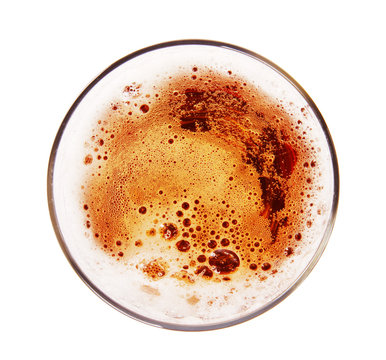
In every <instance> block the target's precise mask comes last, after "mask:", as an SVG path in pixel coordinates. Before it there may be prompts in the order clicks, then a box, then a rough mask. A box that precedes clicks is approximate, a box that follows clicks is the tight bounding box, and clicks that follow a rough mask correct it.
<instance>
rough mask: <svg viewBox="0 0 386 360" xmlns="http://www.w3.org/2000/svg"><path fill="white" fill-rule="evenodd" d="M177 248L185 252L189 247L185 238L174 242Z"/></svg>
mask: <svg viewBox="0 0 386 360" xmlns="http://www.w3.org/2000/svg"><path fill="white" fill-rule="evenodd" d="M176 246H177V249H178V250H179V251H182V252H186V251H188V250H189V249H190V242H189V241H186V240H180V241H178V242H177V243H176Z"/></svg>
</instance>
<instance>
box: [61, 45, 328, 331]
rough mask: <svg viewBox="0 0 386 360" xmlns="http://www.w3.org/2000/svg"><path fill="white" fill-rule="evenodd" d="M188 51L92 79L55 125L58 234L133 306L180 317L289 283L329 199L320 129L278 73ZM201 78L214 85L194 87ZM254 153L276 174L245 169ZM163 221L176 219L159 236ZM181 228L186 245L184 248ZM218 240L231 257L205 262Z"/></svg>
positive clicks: (233, 312)
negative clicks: (269, 77)
mask: <svg viewBox="0 0 386 360" xmlns="http://www.w3.org/2000/svg"><path fill="white" fill-rule="evenodd" d="M219 51H220V50H219ZM221 51H225V50H224V49H223V50H221ZM227 51H228V50H227ZM199 56H200V54H198V56H197V59H199ZM213 56H214V55H213ZM232 56H235V55H230V57H232ZM197 59H195V60H196V61H192V59H190V58H189V59H188V58H186V59H185V58H184V59H181V58H180V59H179V61H180V63H179V64H180V65H179V68H177V67H176V66H175V64H174V63H173V64H171V66H170V69H166V70H165V69H163V70H162V71H161V70H159V69H155V70H153V72H152V73H149V74H147V75H146V76H145V75H144V74H143V73H141V76H140V77H139V78H136V77H135V76H134V77H133V76H128V75H127V74H128V73H130V71H129V70H130V69H128V68H127V66H126V69H121V70H120V73H118V74H117V75H115V76H111V77H110V79H107V80H106V84H102V85H103V86H102V85H101V86H100V87H96V88H94V89H93V90H92V92H91V93H89V95H88V97H90V98H91V99H92V103H93V104H96V106H93V107H92V106H90V103H87V102H84V103H81V104H80V105H79V107H78V108H77V109H76V112H75V113H74V115H73V118H72V119H71V120H72V121H70V122H69V124H68V126H67V128H66V131H65V133H64V134H63V138H62V143H61V146H60V147H59V149H58V156H57V162H56V168H55V177H54V191H55V201H56V206H57V213H58V218H59V221H60V227H61V230H62V233H63V236H64V238H65V239H66V241H67V245H68V247H69V250H70V253H71V255H72V256H73V258H74V260H75V261H76V262H77V263H78V264H79V266H80V268H81V269H82V270H83V271H84V273H85V274H86V275H87V276H88V278H89V279H90V280H91V282H92V283H93V284H94V285H95V286H96V287H97V288H99V289H101V290H102V291H103V292H104V293H105V294H107V295H108V296H109V297H110V298H111V299H113V300H115V301H116V302H118V303H119V304H121V305H122V306H123V307H125V308H127V309H129V310H131V311H134V312H137V313H139V314H141V315H143V316H147V317H149V318H152V319H155V320H159V321H166V322H173V323H178V324H208V323H216V322H222V321H229V320H233V319H237V318H239V317H241V316H244V315H247V314H249V313H251V312H253V311H256V310H257V309H259V308H260V307H262V306H264V305H265V304H267V303H268V302H270V301H272V300H273V299H275V298H276V297H277V296H279V295H280V294H281V293H282V292H283V291H285V290H286V289H288V287H289V286H291V284H292V283H294V281H295V280H296V279H297V278H298V277H299V276H300V274H301V273H302V272H303V271H304V269H305V268H306V266H307V264H308V263H309V262H310V261H311V259H312V257H313V256H314V254H315V251H316V250H317V248H318V247H319V245H320V240H321V238H322V235H323V233H324V229H325V228H326V225H327V221H328V217H329V212H330V207H331V199H332V195H331V194H332V179H331V174H332V169H331V165H330V164H331V159H330V158H329V154H328V151H327V144H326V140H325V138H324V135H323V133H322V131H321V129H320V127H319V125H318V124H317V123H316V122H315V117H314V114H313V113H312V112H311V110H310V109H309V108H308V107H307V105H306V104H305V103H304V99H299V98H297V99H293V98H291V99H288V94H287V93H283V92H282V91H280V95H281V96H282V97H281V98H279V100H278V99H277V96H275V97H274V98H273V97H272V96H273V94H272V93H274V92H275V91H276V90H275V87H273V88H269V87H266V88H264V91H262V90H261V87H262V86H263V85H264V83H263V81H261V82H259V83H260V84H262V85H260V87H259V88H258V86H257V85H256V81H253V80H251V81H248V82H247V81H246V80H245V74H243V70H241V69H248V66H246V67H245V66H241V65H242V64H240V67H239V66H235V64H237V63H235V62H232V64H233V65H232V73H231V74H229V72H228V70H229V69H230V67H229V64H226V61H224V65H223V66H219V65H217V66H210V67H207V66H205V65H203V64H200V63H199V61H198V60H197ZM145 60H146V56H145ZM228 60H229V59H227V61H228ZM175 61H176V60H175ZM245 61H249V60H245ZM183 64H187V65H186V66H185V67H184V66H183ZM134 65H135V64H134ZM134 65H133V66H134ZM136 65H138V64H136ZM145 65H146V66H147V65H148V64H147V62H146V61H144V66H145ZM156 71H158V72H157V73H156ZM122 74H126V75H125V76H124V77H123V76H122ZM157 75H159V76H158V80H157V81H154V78H156V77H157ZM137 77H138V76H137ZM170 77H171V78H170ZM194 77H195V78H194ZM117 79H120V80H117ZM127 79H129V81H128V80H127ZM133 79H135V81H134V80H133ZM200 79H201V80H200ZM205 89H206V90H208V89H211V92H209V93H210V96H209V99H208V98H207V97H205V99H200V96H201V95H197V94H198V93H200V91H201V92H202V91H204V90H205ZM213 89H216V91H212V90H213ZM219 89H220V90H219ZM224 89H225V90H224ZM186 90H189V92H188V93H187V92H186ZM204 93H205V91H204ZM207 93H208V92H207ZM288 93H289V90H288ZM205 96H206V95H205ZM190 99H193V100H190ZM197 99H198V100H197ZM294 100H297V101H294ZM189 101H193V103H190V102H189ZM246 104H247V105H246ZM248 104H249V105H248ZM251 104H253V105H251ZM203 105H205V106H206V108H201V109H200V106H201V107H202V106H203ZM203 113H205V115H203ZM165 114H167V115H166V116H165ZM208 114H209V115H208ZM268 125H270V126H271V129H273V130H274V134H273V135H272V138H271V139H270V140H269V141H271V142H270V144H271V148H269V149H266V150H267V152H268V155H267V156H266V157H264V156H265V155H262V154H260V153H259V150H258V148H259V146H261V141H265V140H266V138H265V137H264V136H265V135H264V134H266V133H267V132H266V130H265V129H266V127H267V126H268ZM155 129H156V131H155ZM283 130H286V134H284V135H283V133H281V132H282V131H283ZM275 134H276V135H275ZM112 135H113V136H112ZM259 141H260V142H259ZM284 143H286V144H290V145H288V147H285V146H284V145H283V144H284ZM69 144H71V149H69ZM292 148H294V149H295V153H296V155H293V154H292V150H291V149H292ZM278 150H280V153H278ZM275 151H276V157H275V156H274V153H275ZM98 156H100V159H98ZM280 156H281V157H282V158H280ZM275 159H279V160H275ZM261 161H264V162H265V164H268V165H267V166H268V167H267V168H270V169H271V168H272V169H275V170H274V171H275V173H274V174H273V175H272V174H270V173H268V172H267V170H266V169H263V170H261V171H260V172H259V175H258V176H259V177H264V178H267V179H271V178H272V179H273V178H274V177H275V176H276V179H278V180H277V182H273V181H271V182H269V183H268V184H267V185H265V182H266V180H264V181H263V180H259V178H258V177H256V176H251V175H250V174H251V173H252V175H253V174H255V175H256V172H258V171H257V170H258V166H259V165H258V163H259V162H261ZM275 161H276V162H275ZM292 163H293V164H292ZM69 164H70V165H71V166H69ZM288 164H290V165H288ZM306 164H307V165H306ZM314 164H317V166H313V165H314ZM288 166H289V167H288ZM292 167H293V168H292ZM165 169H167V170H168V171H167V172H165ZM198 169H199V171H197V170H198ZM272 171H273V170H272ZM308 179H309V181H308ZM177 180H178V181H177ZM178 184H186V186H184V187H182V188H181V187H180V186H178ZM120 186H122V188H121V187H120ZM265 186H266V187H267V188H269V189H270V190H266V192H265V195H264V187H265ZM272 188H275V189H276V190H275V191H278V192H279V195H277V193H275V191H274V190H272ZM281 188H283V189H284V188H285V191H286V197H285V205H286V207H287V208H289V210H288V209H287V210H282V209H281V205H280V202H281V201H282V200H283V199H282V197H281V195H280V191H281ZM279 190H280V191H279ZM267 191H268V192H267ZM300 193H302V195H301V194H300ZM267 194H268V195H267ZM264 196H265V198H264ZM283 201H284V200H283ZM186 203H188V204H189V205H188V207H187V206H186ZM267 204H270V205H269V206H267ZM278 204H279V205H278ZM311 204H312V205H311ZM275 206H276V207H277V209H276V210H275ZM195 208H196V210H195ZM232 211H233V212H232ZM301 211H302V212H301ZM293 212H295V213H293ZM108 213H110V214H111V215H107V214H108ZM193 215H194V217H193ZM205 215H206V217H205ZM217 215H218V216H217ZM286 217H287V218H289V220H285V218H286ZM184 219H189V222H190V224H189V222H184ZM234 221H236V223H233V222H234ZM286 221H287V223H286ZM170 224H173V226H174V227H175V228H176V229H177V230H176V232H175V233H174V230H173V227H170V229H171V230H170V229H169V230H170V234H171V236H170V237H166V238H165V234H166V233H165V231H164V230H163V229H165V228H167V226H169V225H170ZM197 227H200V228H201V229H200V230H197ZM276 228H278V229H279V230H276ZM191 229H192V230H191ZM204 231H205V233H204ZM211 231H214V233H213V234H211ZM247 233H248V235H246V234H247ZM299 233H301V239H300V240H298V239H297V238H296V237H297V234H299ZM193 235H195V237H193ZM232 235H234V237H232ZM216 237H218V238H216ZM224 238H227V239H228V240H229V242H230V244H229V245H227V246H222V245H221V240H222V239H224ZM247 238H249V239H250V240H248V241H247V240H246V239H247ZM261 239H263V240H261ZM182 240H183V241H186V242H189V248H188V249H187V250H184V251H179V250H178V247H177V246H176V243H177V241H182ZM209 241H215V242H216V245H215V246H214V247H210V246H208V243H209ZM232 241H235V243H233V242H232ZM271 242H273V244H271ZM203 243H204V244H205V245H202V244H203ZM247 243H249V245H248V246H247ZM255 243H258V245H256V246H255V245H254V244H255ZM237 247H239V248H237ZM183 248H184V249H186V248H187V246H185V247H183ZM262 248H264V251H263V253H259V250H260V249H262ZM289 248H290V249H291V251H288V249H289ZM203 249H204V250H205V252H203ZM216 249H228V250H230V251H232V252H234V253H236V254H237V256H238V257H239V260H240V264H239V265H238V266H237V267H236V269H235V270H234V271H230V272H229V273H228V272H225V273H221V272H220V273H219V272H218V271H216V268H215V267H213V266H210V265H209V262H208V260H209V258H210V257H211V256H213V255H212V254H213V251H215V250H216ZM251 249H253V250H254V251H251ZM286 251H287V254H289V253H290V256H286ZM256 254H259V255H256ZM200 255H201V256H204V257H205V260H204V261H203V262H202V263H200V262H199V261H198V256H200ZM266 263H269V265H270V267H269V269H268V270H263V269H262V267H264V266H263V265H264V264H266ZM251 264H256V266H257V268H256V269H254V270H251V268H250V265H251ZM199 266H207V267H208V269H210V271H211V272H212V275H211V276H205V274H206V273H205V272H203V271H202V272H201V273H200V272H199V273H197V269H198V268H199ZM217 270H218V269H217ZM208 274H209V273H208Z"/></svg>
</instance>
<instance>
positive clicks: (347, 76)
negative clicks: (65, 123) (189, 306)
mask: <svg viewBox="0 0 386 360" xmlns="http://www.w3.org/2000/svg"><path fill="white" fill-rule="evenodd" d="M382 3H383V1H378V2H377V1H369V0H368V1H338V0H335V1H294V0H292V1H268V0H267V1H264V2H260V1H243V0H235V1H224V0H223V1H210V0H205V1H201V0H195V1H183V0H180V1H178V2H177V1H167V0H163V1H146V0H142V1H141V0H138V1H129V0H127V1H112V0H110V1H80V0H78V1H61V2H58V1H47V2H43V1H38V0H36V1H13V2H11V1H9V2H5V1H2V2H1V8H0V39H1V49H2V55H0V65H1V66H0V71H1V78H0V91H1V94H0V99H1V106H0V114H1V116H0V119H1V130H0V131H1V132H0V136H1V137H0V139H1V140H0V147H1V170H0V171H1V172H0V175H1V177H0V178H1V187H0V191H1V194H0V200H1V206H0V224H1V226H0V229H1V230H0V231H1V232H0V234H1V235H0V236H1V237H0V239H1V258H0V289H1V290H0V291H1V297H0V304H1V306H0V316H1V317H0V329H1V334H0V358H1V359H53V358H55V359H70V358H71V359H102V358H109V359H111V358H118V357H119V358H127V359H129V358H139V359H150V358H153V359H183V360H188V359H198V358H200V359H203V358H205V359H206V358H208V359H221V358H224V359H228V358H229V359H231V358H232V359H297V360H301V359H311V358H312V359H326V358H330V359H338V358H339V359H340V358H343V359H356V358H358V359H359V358H364V357H366V358H369V359H385V358H386V350H385V340H386V339H385V338H386V334H385V333H386V331H385V322H386V312H385V304H386V296H385V283H386V281H385V278H386V277H385V275H386V271H385V257H386V235H385V223H386V217H385V204H386V196H385V175H386V171H385V162H386V160H385V154H386V137H385V135H386V132H385V130H386V125H385V123H386V116H385V114H386V111H385V105H386V101H385V98H386V96H385V95H386V91H385V83H386V70H385V64H386V51H385V48H386V47H385V44H386V41H385V37H386V25H385V23H386V22H385V10H383V8H382V5H383V4H382ZM183 38H203V39H211V40H218V41H224V42H228V43H233V44H236V45H239V46H242V47H245V48H248V49H250V50H252V51H255V52H257V53H259V54H261V55H263V56H265V57H267V58H268V59H270V60H271V61H273V62H275V63H276V64H277V65H279V66H280V67H282V68H283V69H285V70H286V71H287V72H288V73H289V74H290V75H291V76H293V77H294V78H295V79H296V80H297V81H298V82H299V83H300V84H301V85H302V86H303V87H304V88H305V89H306V91H307V92H308V93H309V94H310V96H311V97H312V98H313V100H314V101H315V103H316V104H317V106H318V108H319V109H320V111H321V112H322V114H323V116H324V118H325V120H326V122H327V124H328V126H329V129H330V131H331V134H332V137H333V139H334V142H335V146H336V150H337V154H338V160H339V165H340V175H341V196H340V205H339V211H338V217H337V221H336V225H335V229H334V231H333V234H332V236H331V239H330V242H329V244H328V246H327V249H326V251H325V253H324V254H323V256H322V258H321V260H320V261H319V263H318V264H317V266H316V268H315V269H314V271H313V272H312V273H311V275H310V276H309V277H308V278H307V279H306V280H305V282H304V283H303V284H302V285H301V286H300V288H299V289H297V290H296V291H295V292H294V293H293V294H292V295H291V296H290V297H289V298H287V299H286V300H285V301H284V302H282V303H281V304H279V305H278V306H277V307H276V308H274V309H272V310H270V311H269V312H267V313H265V314H264V315H262V316H260V317H258V318H256V319H253V320H251V321H249V322H247V323H244V324H241V325H237V326H234V327H232V328H228V329H223V330H217V331H212V332H201V333H183V332H173V331H168V330H162V329H158V328H154V327H151V326H148V325H144V324H141V323H139V322H137V321H135V320H132V319H130V318H127V317H126V316H124V315H122V314H120V313H118V312H117V311H115V310H114V309H112V308H111V307H109V306H108V305H106V304H105V303H104V302H102V301H101V300H100V299H99V298H97V297H96V296H95V295H94V294H93V293H92V292H91V291H90V290H89V289H88V288H87V287H86V286H85V285H84V284H83V283H82V281H81V280H80V279H79V278H78V277H77V276H76V274H75V273H74V271H73V270H72V269H71V267H70V265H69V264H68V262H67V260H66V259H65V257H64V255H63V254H62V252H61V249H60V247H59V245H58V243H57V240H56V238H55V235H54V232H53V229H52V226H51V222H50V219H49V213H48V207H47V201H46V171H47V164H48V158H49V153H50V150H51V146H52V143H53V140H54V137H55V135H56V132H57V130H58V128H59V126H60V123H61V121H62V119H63V117H64V116H65V114H66V112H67V110H68V109H69V107H70V106H71V104H72V103H73V101H74V100H75V99H76V98H77V96H78V95H79V94H80V92H81V91H82V90H83V89H84V87H85V86H87V84H88V83H89V82H90V81H91V80H93V79H94V78H95V77H96V76H97V75H98V74H99V73H100V72H101V71H102V70H104V69H105V68H106V67H108V66H109V65H110V64H111V63H112V62H114V61H116V60H117V59H119V58H121V57H122V56H124V55H126V54H128V53H131V52H133V51H135V50H138V49H140V48H143V47H146V46H149V45H152V44H156V43H159V42H164V41H169V40H177V39H183Z"/></svg>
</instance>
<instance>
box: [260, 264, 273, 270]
mask: <svg viewBox="0 0 386 360" xmlns="http://www.w3.org/2000/svg"><path fill="white" fill-rule="evenodd" d="M261 268H262V270H264V271H268V270H269V269H270V268H271V264H270V263H264V264H263V265H261Z"/></svg>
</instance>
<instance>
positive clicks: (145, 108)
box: [139, 104, 149, 114]
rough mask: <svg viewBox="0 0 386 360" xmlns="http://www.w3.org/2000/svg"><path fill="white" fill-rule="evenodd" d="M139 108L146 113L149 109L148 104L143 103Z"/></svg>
mask: <svg viewBox="0 0 386 360" xmlns="http://www.w3.org/2000/svg"><path fill="white" fill-rule="evenodd" d="M139 109H140V110H141V111H142V112H143V113H144V114H146V113H147V112H148V111H149V105H146V104H143V105H141V107H140V108H139Z"/></svg>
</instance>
